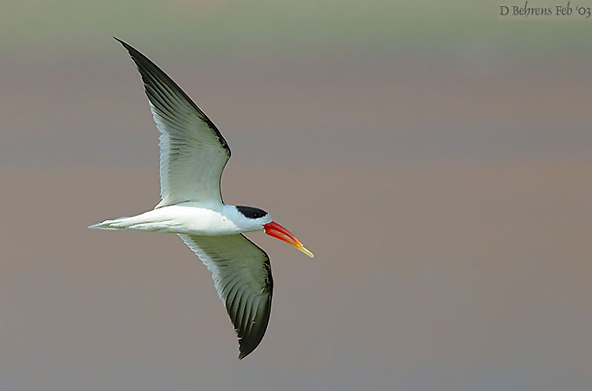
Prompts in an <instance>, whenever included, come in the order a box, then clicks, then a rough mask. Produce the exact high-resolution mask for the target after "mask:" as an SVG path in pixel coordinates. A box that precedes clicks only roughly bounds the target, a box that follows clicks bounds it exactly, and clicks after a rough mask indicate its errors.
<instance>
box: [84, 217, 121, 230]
mask: <svg viewBox="0 0 592 391" xmlns="http://www.w3.org/2000/svg"><path fill="white" fill-rule="evenodd" d="M128 219H129V217H120V218H118V219H114V220H105V221H103V222H102V223H97V224H93V225H91V226H90V227H88V228H90V229H111V230H117V229H127V228H129V224H128V223H126V220H128Z"/></svg>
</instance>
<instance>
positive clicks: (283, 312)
mask: <svg viewBox="0 0 592 391" xmlns="http://www.w3.org/2000/svg"><path fill="white" fill-rule="evenodd" d="M508 4H509V3H508ZM544 4H546V3H541V5H544ZM510 5H511V4H510ZM517 5H522V4H517ZM537 5H538V4H533V6H537ZM575 5H576V4H575V3H573V2H572V6H575ZM581 5H585V4H584V3H582V4H581ZM0 6H1V7H2V13H1V15H0V36H1V37H2V39H1V40H0V69H1V70H2V76H0V117H1V118H2V130H1V131H0V179H1V183H2V184H3V186H2V192H1V194H2V195H1V197H2V198H1V202H0V205H1V206H0V215H1V218H0V390H1V391H5V390H6V391H21V390H22V391H25V390H26V391H31V390H44V391H47V390H50V391H51V390H55V391H79V390H85V391H87V390H88V391H94V390H97V391H99V390H101V391H103V390H130V391H134V390H142V391H146V390H154V391H157V390H158V391H161V390H167V391H173V390H230V389H238V388H240V389H242V390H266V389H276V390H286V391H290V390H308V389H310V390H410V391H422V390H426V391H431V390H450V391H462V390H480V391H489V390H491V391H497V390H519V391H522V390H528V391H530V390H533V391H534V390H536V391H541V390H549V391H556V390H565V391H571V390H589V389H591V388H592V374H591V373H590V368H591V367H592V349H591V344H592V305H591V304H590V297H591V296H592V265H591V264H590V261H591V259H590V258H591V255H592V248H591V244H590V243H591V241H590V233H591V226H590V224H591V223H590V222H591V221H592V219H591V217H592V213H591V207H592V184H591V182H590V180H589V177H590V174H591V173H592V153H591V148H592V132H591V131H590V129H589V122H590V121H589V118H588V117H589V113H590V109H589V102H590V101H591V98H592V91H591V89H590V87H591V86H592V81H591V79H590V69H591V65H592V54H591V53H592V51H591V50H590V49H591V48H590V44H589V39H588V38H589V37H590V32H591V29H592V24H591V23H592V21H590V20H586V19H582V18H577V17H575V16H574V17H571V18H566V19H560V18H547V19H546V20H535V19H533V18H524V19H520V18H514V19H512V20H509V19H503V18H501V17H500V16H499V6H500V4H496V3H494V2H489V4H487V3H480V4H476V3H475V2H468V1H455V2H450V3H445V4H444V3H441V2H436V1H434V0H428V1H423V2H411V1H407V2H395V1H393V2H390V1H379V0H371V1H369V2H354V1H353V0H349V1H345V2H343V1H312V0H304V1H300V2H283V1H279V2H272V1H262V0H257V1H250V2H239V1H232V0H226V1H220V2H215V1H212V0H200V1H183V0H176V1H171V2H159V1H139V0H134V1H129V2H125V3H124V4H121V3H120V2H116V1H112V0H109V1H103V2H96V3H93V2H86V1H77V2H74V1H66V0H60V1H51V2H46V1H41V0H36V1H27V2H21V1H15V0H2V1H1V2H0ZM113 35H115V36H117V37H119V38H122V39H124V40H126V41H128V42H129V43H130V44H132V45H134V46H135V47H137V48H138V49H139V50H140V51H142V52H144V53H145V54H146V55H147V56H148V57H150V58H151V59H152V60H154V61H155V62H156V63H157V64H159V65H160V66H161V67H162V68H163V69H164V70H165V71H166V72H167V73H169V74H170V75H171V76H172V77H173V79H175V80H176V81H177V82H178V83H179V84H180V85H181V86H182V87H183V88H184V90H185V91H186V92H187V93H188V94H189V95H190V96H192V97H193V99H194V100H195V101H196V103H197V104H198V105H200V107H201V108H202V109H203V110H204V111H205V112H206V113H207V114H208V115H209V116H210V118H211V119H212V120H213V121H214V122H215V123H216V124H217V126H218V127H219V128H220V130H221V132H222V133H223V134H224V136H225V137H226V139H227V141H228V142H229V144H230V146H231V148H232V150H233V158H232V159H231V161H230V163H229V165H228V167H227V170H226V172H225V175H224V178H223V191H224V194H225V200H226V201H227V202H229V203H238V204H244V205H253V206H259V207H262V208H264V209H266V210H268V211H269V212H270V213H271V214H272V216H274V218H275V219H276V220H277V221H279V222H281V223H282V224H284V225H285V226H287V227H288V228H289V229H290V230H291V231H292V232H294V233H295V234H296V235H297V236H298V237H299V238H300V239H301V240H302V241H303V242H304V243H305V245H306V246H307V247H309V248H310V249H311V250H312V251H313V252H315V254H316V258H315V259H313V260H310V259H308V258H306V257H305V256H303V255H302V254H300V253H298V252H297V251H294V250H293V249H292V248H289V246H285V245H284V244H282V243H281V242H279V241H277V240H273V239H271V238H268V237H265V236H264V235H263V234H260V233H255V234H252V235H250V237H251V238H252V239H253V240H254V241H256V242H257V243H258V244H259V245H260V246H261V247H263V248H264V249H265V250H266V251H267V252H268V253H269V254H270V256H271V259H272V266H273V271H274V278H275V282H276V285H275V293H274V306H273V311H272V318H271V321H270V326H269V329H268V332H267V335H266V337H265V339H264V340H263V342H262V344H261V346H260V347H259V348H258V350H256V351H255V352H254V353H253V354H252V355H251V356H249V357H248V358H247V359H245V360H243V361H240V362H239V361H238V360H237V358H236V357H237V354H238V353H237V343H236V339H235V336H234V333H233V330H232V326H231V324H230V322H229V320H228V319H227V316H226V313H225V311H224V309H223V306H222V304H221V303H220V302H219V300H218V298H217V296H216V292H215V290H214V288H213V283H212V281H211V278H210V275H209V272H208V271H207V270H206V268H205V267H203V265H202V264H201V262H200V261H199V260H198V259H196V258H195V257H194V255H193V254H192V253H191V252H190V251H189V250H188V249H187V248H186V247H185V246H184V245H183V243H182V242H181V241H180V240H179V239H178V238H176V237H175V236H174V235H162V234H161V235H156V234H148V233H137V232H104V231H90V230H88V229H86V227H87V226H88V225H90V224H92V223H95V222H98V221H102V220H104V219H106V218H113V217H118V216H125V215H131V214H136V213H140V212H142V211H144V210H147V209H149V208H152V207H153V206H154V205H155V204H156V203H157V202H158V194H159V192H158V145H157V142H158V133H157V131H156V129H155V126H154V124H153V122H152V119H151V116H150V114H149V110H148V104H147V101H146V99H145V96H144V94H143V91H142V86H141V82H140V79H139V76H138V75H137V73H136V70H135V69H134V66H133V64H132V62H131V61H130V60H129V58H128V56H127V53H126V52H125V51H124V50H123V49H122V48H121V47H120V45H119V44H117V43H116V42H115V41H114V40H112V39H111V36H113Z"/></svg>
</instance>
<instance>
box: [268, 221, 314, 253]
mask: <svg viewBox="0 0 592 391" xmlns="http://www.w3.org/2000/svg"><path fill="white" fill-rule="evenodd" d="M263 228H264V230H265V233H266V234H268V235H269V236H273V237H274V238H277V239H280V240H283V241H284V242H286V243H288V244H291V245H292V246H294V247H296V248H297V249H298V250H300V251H302V252H303V253H305V254H306V255H308V256H309V257H311V258H313V257H314V254H313V253H312V252H310V251H309V250H308V249H307V248H306V247H304V246H303V245H302V243H300V240H298V239H296V237H295V236H294V235H292V233H291V232H290V231H288V230H287V229H286V228H284V227H282V226H281V225H279V224H278V223H276V222H273V221H272V222H271V223H268V224H265V225H264V226H263Z"/></svg>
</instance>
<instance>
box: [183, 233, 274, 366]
mask: <svg viewBox="0 0 592 391" xmlns="http://www.w3.org/2000/svg"><path fill="white" fill-rule="evenodd" d="M179 236H180V237H181V239H183V241H184V242H185V244H187V246H189V248H190V249H191V250H192V251H193V252H194V253H195V254H196V255H197V256H198V257H199V258H200V259H201V260H202V262H203V263H204V264H205V265H206V266H207V268H208V269H209V270H210V271H211V272H212V277H213V279H214V284H215V286H216V290H217V291H218V296H219V297H220V299H221V300H222V302H224V305H225V306H226V310H227V312H228V315H229V316H230V319H231V321H232V324H233V325H234V328H235V330H236V333H237V335H238V338H239V345H240V355H239V358H241V359H242V358H243V357H245V356H247V355H248V354H249V353H251V352H252V351H253V350H255V348H256V347H257V346H258V345H259V343H260V342H261V340H262V339H263V335H264V334H265V330H266V329H267V324H268V322H269V314H270V311H271V297H272V292H273V280H272V277H271V266H270V263H269V257H268V256H267V254H265V252H264V251H263V250H261V249H260V248H259V247H257V246H256V245H255V244H253V243H252V242H251V241H250V240H248V239H247V238H246V237H244V236H243V235H241V234H238V235H226V236H197V235H179Z"/></svg>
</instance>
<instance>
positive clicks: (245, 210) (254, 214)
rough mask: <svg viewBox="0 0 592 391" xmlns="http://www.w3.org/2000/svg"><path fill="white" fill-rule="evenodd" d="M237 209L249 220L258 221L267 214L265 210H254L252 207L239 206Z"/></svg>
mask: <svg viewBox="0 0 592 391" xmlns="http://www.w3.org/2000/svg"><path fill="white" fill-rule="evenodd" d="M236 209H237V210H238V211H239V212H241V214H242V215H243V216H245V217H247V218H249V219H258V218H260V217H263V216H265V215H266V214H267V212H266V211H264V210H263V209H259V208H253V207H252V206H237V207H236Z"/></svg>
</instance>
